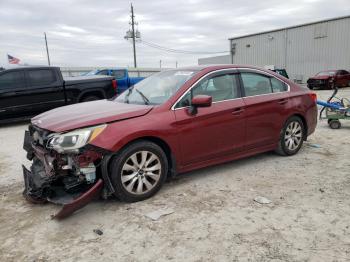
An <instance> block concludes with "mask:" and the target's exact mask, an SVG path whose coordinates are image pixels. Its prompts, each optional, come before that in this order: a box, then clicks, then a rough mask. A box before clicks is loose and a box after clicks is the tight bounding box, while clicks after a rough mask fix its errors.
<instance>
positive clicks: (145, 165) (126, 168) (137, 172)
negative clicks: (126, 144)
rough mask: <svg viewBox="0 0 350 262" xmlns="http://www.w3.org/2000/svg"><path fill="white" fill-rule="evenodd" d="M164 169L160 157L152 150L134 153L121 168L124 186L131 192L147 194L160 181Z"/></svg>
mask: <svg viewBox="0 0 350 262" xmlns="http://www.w3.org/2000/svg"><path fill="white" fill-rule="evenodd" d="M161 171H162V165H161V162H160V159H159V157H158V156H157V155H156V154H154V153H152V152H150V151H145V150H144V151H138V152H136V153H134V154H132V155H131V156H130V157H129V158H128V159H127V160H126V161H125V162H124V165H123V167H122V170H121V182H122V185H123V187H124V188H125V189H126V190H127V191H128V192H129V193H131V194H136V195H140V194H145V193H147V192H149V191H150V190H152V189H153V188H154V187H155V186H156V185H157V183H158V181H159V179H160V176H161Z"/></svg>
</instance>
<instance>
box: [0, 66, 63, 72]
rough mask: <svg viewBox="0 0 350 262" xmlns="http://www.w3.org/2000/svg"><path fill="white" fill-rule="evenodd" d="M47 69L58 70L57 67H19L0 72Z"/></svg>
mask: <svg viewBox="0 0 350 262" xmlns="http://www.w3.org/2000/svg"><path fill="white" fill-rule="evenodd" d="M47 68H55V69H57V68H59V67H57V66H21V67H15V68H7V69H5V70H3V71H1V72H5V71H18V70H23V69H47Z"/></svg>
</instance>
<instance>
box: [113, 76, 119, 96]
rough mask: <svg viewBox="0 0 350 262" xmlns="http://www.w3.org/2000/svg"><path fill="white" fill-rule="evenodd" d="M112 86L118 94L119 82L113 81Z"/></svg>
mask: <svg viewBox="0 0 350 262" xmlns="http://www.w3.org/2000/svg"><path fill="white" fill-rule="evenodd" d="M112 86H113V88H114V91H115V93H117V87H118V85H117V80H115V79H113V80H112Z"/></svg>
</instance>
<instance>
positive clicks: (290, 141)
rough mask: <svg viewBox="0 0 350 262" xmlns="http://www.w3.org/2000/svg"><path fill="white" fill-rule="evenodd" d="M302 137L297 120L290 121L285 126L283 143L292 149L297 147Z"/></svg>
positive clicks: (300, 127)
mask: <svg viewBox="0 0 350 262" xmlns="http://www.w3.org/2000/svg"><path fill="white" fill-rule="evenodd" d="M302 139H303V129H302V126H301V125H300V123H299V122H297V121H292V122H290V123H289V125H288V126H287V128H286V132H285V134H284V143H285V146H286V147H287V148H288V149H289V150H291V151H294V150H295V149H297V148H298V147H299V145H300V143H301V141H302Z"/></svg>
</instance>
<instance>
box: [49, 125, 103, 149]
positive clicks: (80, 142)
mask: <svg viewBox="0 0 350 262" xmlns="http://www.w3.org/2000/svg"><path fill="white" fill-rule="evenodd" d="M106 126H107V125H100V126H94V127H89V128H83V129H77V130H74V131H71V132H68V133H63V134H57V133H55V134H52V135H50V138H49V140H48V143H47V147H48V148H52V149H54V150H56V151H57V152H58V153H63V152H77V150H78V149H79V148H81V147H83V146H85V145H86V144H88V143H89V142H91V141H92V140H94V139H95V138H96V137H97V136H98V135H99V134H100V133H101V132H102V131H103V130H104V129H105V128H106Z"/></svg>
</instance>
